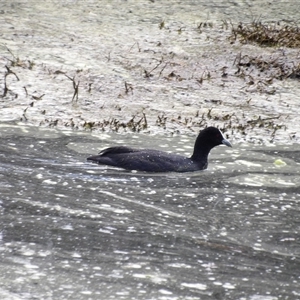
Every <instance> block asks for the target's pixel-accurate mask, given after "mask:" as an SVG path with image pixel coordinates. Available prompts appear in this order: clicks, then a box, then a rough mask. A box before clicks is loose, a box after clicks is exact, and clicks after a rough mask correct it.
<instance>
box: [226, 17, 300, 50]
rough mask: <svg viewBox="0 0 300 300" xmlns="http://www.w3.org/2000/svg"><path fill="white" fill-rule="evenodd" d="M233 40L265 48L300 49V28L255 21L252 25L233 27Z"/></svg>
mask: <svg viewBox="0 0 300 300" xmlns="http://www.w3.org/2000/svg"><path fill="white" fill-rule="evenodd" d="M231 39H232V40H233V41H236V40H239V41H240V42H241V43H245V44H246V43H256V44H259V45H260V46H263V47H276V46H283V47H290V48H298V47H300V28H299V27H298V26H297V25H287V24H285V25H281V24H280V23H279V22H278V23H273V24H262V23H261V22H257V21H253V22H252V23H250V24H243V23H239V25H238V26H236V27H235V26H233V25H232V34H231Z"/></svg>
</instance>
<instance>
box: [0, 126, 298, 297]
mask: <svg viewBox="0 0 300 300" xmlns="http://www.w3.org/2000/svg"><path fill="white" fill-rule="evenodd" d="M194 138H195V137H189V136H176V137H167V136H151V139H150V138H149V136H145V135H142V134H136V135H133V134H132V135H117V134H99V135H98V136H95V135H92V134H89V133H80V132H68V131H63V132H61V131H58V130H54V129H45V128H39V127H29V126H20V125H14V124H2V125H1V145H0V178H1V181H0V195H1V196H0V209H1V215H0V225H1V234H0V255H1V261H0V264H1V265H0V269H1V272H0V281H1V285H0V296H1V299H103V300H104V299H252V300H257V299H261V300H263V299H264V300H265V299H267V300H271V299H272V300H273V299H298V298H299V297H300V293H299V290H300V289H299V287H300V278H299V269H300V251H299V249H300V248H299V201H300V187H299V186H300V182H299V163H300V156H299V153H300V147H299V145H293V146H285V145H281V146H273V147H258V146H251V147H250V146H247V145H242V144H240V145H234V148H233V149H228V148H227V147H225V146H224V147H222V146H220V147H217V148H215V149H214V150H213V151H212V153H211V155H210V162H209V168H208V170H206V171H201V172H195V173H185V174H176V173H168V174H148V173H142V172H128V171H124V170H118V169H113V168H106V167H101V166H98V165H95V164H90V163H87V162H86V161H85V159H86V157H87V156H88V155H90V154H94V153H96V151H98V150H100V149H101V148H103V147H106V146H108V145H113V144H117V143H118V144H123V143H124V144H127V145H130V146H135V147H141V146H143V147H146V146H149V147H150V146H151V147H152V148H156V149H164V150H166V151H174V152H177V153H180V154H188V153H191V149H192V148H191V147H192V146H193V143H194ZM229 139H230V138H229ZM280 160H281V161H280Z"/></svg>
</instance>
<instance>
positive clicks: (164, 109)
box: [0, 1, 300, 144]
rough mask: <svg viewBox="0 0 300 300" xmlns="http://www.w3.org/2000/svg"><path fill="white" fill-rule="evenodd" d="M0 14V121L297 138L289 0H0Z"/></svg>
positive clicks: (266, 139)
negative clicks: (220, 131) (211, 128)
mask: <svg viewBox="0 0 300 300" xmlns="http://www.w3.org/2000/svg"><path fill="white" fill-rule="evenodd" d="M0 18H1V25H0V26H1V33H0V95H1V98H0V121H21V122H23V123H26V124H33V125H40V126H46V127H58V128H72V129H76V130H87V131H90V130H93V131H96V132H98V133H99V134H100V132H102V131H105V132H110V131H114V132H144V133H166V134H169V135H173V134H178V133H179V134H183V133H184V134H191V135H194V134H195V133H196V132H198V131H199V129H201V128H203V127H205V126H207V125H215V126H218V127H220V128H221V129H223V131H225V133H226V134H227V135H228V136H230V137H231V140H234V141H235V142H243V141H246V142H253V143H263V144H268V143H295V142H299V133H298V132H299V124H300V120H299V109H300V107H299V106H300V101H299V94H300V93H299V92H300V91H299V87H300V85H299V65H300V58H299V46H298V44H297V43H294V44H291V43H289V42H290V41H291V40H293V37H291V36H290V35H289V34H292V33H295V34H296V37H297V28H298V27H297V26H298V25H297V23H296V21H297V20H299V19H300V15H299V10H298V9H297V3H296V2H295V1H290V2H282V3H281V2H280V3H279V2H276V3H273V2H272V3H270V2H269V1H256V2H253V1H231V2H230V3H228V2H226V1H221V2H220V1H209V3H206V2H201V3H199V2H198V1H185V2H174V3H173V2H172V3H171V4H170V2H169V1H141V2H139V3H136V2H135V1H101V2H99V1H88V2H81V1H43V2H37V1H26V2H25V1H21V2H16V1H12V2H11V1H10V2H5V3H2V5H1V9H0ZM251 24H252V25H253V24H256V27H254V29H255V30H256V33H257V32H266V30H269V31H271V35H265V36H264V35H262V34H260V35H259V37H262V39H263V41H265V40H266V39H267V38H269V40H270V39H271V38H272V41H273V44H267V45H266V44H264V43H263V42H260V43H258V41H259V39H258V38H257V36H255V35H254V34H253V32H251V30H253V26H252V25H251ZM259 24H262V26H261V27H259V26H260V25H259ZM251 26H252V27H251ZM276 30H277V31H279V32H281V36H279V37H278V36H277V43H276V39H274V35H275V34H274V32H275V31H276ZM280 30H283V31H280ZM284 30H286V31H284ZM266 36H267V37H266ZM253 37H255V38H253ZM284 39H286V40H284ZM274 40H275V42H274ZM294 40H296V39H294ZM278 41H279V42H278Z"/></svg>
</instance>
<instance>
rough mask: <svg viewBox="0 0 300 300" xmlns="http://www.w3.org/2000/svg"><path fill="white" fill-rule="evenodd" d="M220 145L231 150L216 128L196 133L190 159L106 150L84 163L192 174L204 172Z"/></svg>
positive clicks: (143, 151) (147, 151)
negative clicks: (212, 152) (211, 151)
mask: <svg viewBox="0 0 300 300" xmlns="http://www.w3.org/2000/svg"><path fill="white" fill-rule="evenodd" d="M221 144H224V145H226V146H228V147H232V145H231V144H230V142H229V141H228V140H227V139H225V138H224V136H223V134H222V132H221V131H220V130H219V129H218V128H216V127H207V128H205V129H203V130H202V131H200V133H199V135H198V137H197V139H196V142H195V146H194V152H193V154H192V156H191V157H185V156H182V155H178V154H172V153H167V152H164V151H159V150H152V149H135V148H129V147H125V146H117V147H110V148H106V149H104V150H102V151H101V152H99V154H98V155H94V156H90V157H88V158H87V160H88V161H91V162H94V163H98V164H101V165H109V166H114V167H118V168H123V169H126V170H137V171H145V172H194V171H199V170H204V169H206V168H207V165H208V161H207V158H208V154H209V152H210V150H211V149H212V148H214V147H216V146H218V145H221Z"/></svg>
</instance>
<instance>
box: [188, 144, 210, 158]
mask: <svg viewBox="0 0 300 300" xmlns="http://www.w3.org/2000/svg"><path fill="white" fill-rule="evenodd" d="M210 150H211V147H210V146H206V145H205V144H204V143H200V142H199V141H196V142H195V147H194V152H193V155H192V156H191V159H192V160H194V161H207V157H208V154H209V152H210Z"/></svg>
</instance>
